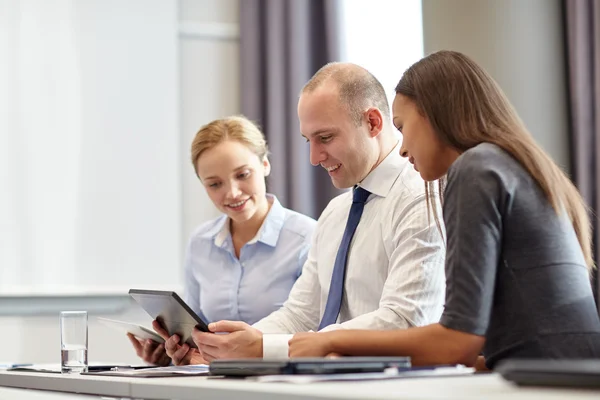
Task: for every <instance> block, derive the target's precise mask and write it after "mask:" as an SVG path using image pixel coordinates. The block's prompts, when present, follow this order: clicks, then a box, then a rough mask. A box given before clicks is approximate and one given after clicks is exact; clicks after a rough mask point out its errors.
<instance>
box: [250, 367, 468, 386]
mask: <svg viewBox="0 0 600 400" xmlns="http://www.w3.org/2000/svg"><path fill="white" fill-rule="evenodd" d="M474 372H475V369H474V368H470V367H465V366H463V365H459V366H448V367H435V368H419V367H416V368H412V369H409V370H399V369H397V368H388V369H386V370H385V371H384V372H361V373H353V374H325V375H265V376H258V377H253V378H248V379H252V380H254V381H257V382H288V383H311V382H331V381H367V380H384V379H403V378H425V377H441V376H456V375H472V374H473V373H474Z"/></svg>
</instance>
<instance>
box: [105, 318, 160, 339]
mask: <svg viewBox="0 0 600 400" xmlns="http://www.w3.org/2000/svg"><path fill="white" fill-rule="evenodd" d="M98 322H100V323H101V324H102V325H106V326H108V327H110V328H113V329H116V330H118V331H121V332H124V333H131V334H132V335H133V336H135V337H137V338H138V339H152V340H154V341H155V342H157V343H163V342H164V341H165V340H164V339H163V338H162V337H161V336H160V335H159V334H158V333H156V332H154V330H152V329H149V328H146V327H145V326H141V325H137V324H132V323H130V322H125V321H117V320H116V319H109V318H102V317H98Z"/></svg>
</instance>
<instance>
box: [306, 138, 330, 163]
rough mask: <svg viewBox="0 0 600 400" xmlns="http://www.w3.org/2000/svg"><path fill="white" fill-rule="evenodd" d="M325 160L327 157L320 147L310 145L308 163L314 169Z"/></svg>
mask: <svg viewBox="0 0 600 400" xmlns="http://www.w3.org/2000/svg"><path fill="white" fill-rule="evenodd" d="M326 159H327V156H326V155H325V153H324V152H323V151H322V150H321V148H320V146H318V145H316V144H313V143H311V144H310V163H311V164H312V165H313V166H315V167H316V166H317V165H319V164H321V162H323V161H325V160H326Z"/></svg>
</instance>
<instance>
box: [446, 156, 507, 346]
mask: <svg viewBox="0 0 600 400" xmlns="http://www.w3.org/2000/svg"><path fill="white" fill-rule="evenodd" d="M455 164H457V165H454V166H453V167H452V169H451V171H450V173H449V174H448V184H447V187H446V191H445V200H444V222H445V224H446V232H447V250H446V303H445V307H444V312H443V314H442V318H441V319H440V323H441V324H442V325H443V326H445V327H446V328H449V329H454V330H458V331H462V332H467V333H472V334H475V335H481V336H483V335H485V333H486V331H487V327H488V324H489V320H490V314H491V310H492V302H493V297H494V287H495V281H496V270H497V266H498V262H499V260H500V257H501V246H502V212H501V210H502V207H503V206H502V204H503V203H504V198H505V197H506V196H505V194H506V190H505V188H504V187H505V186H504V185H503V180H502V176H501V175H500V173H498V171H501V167H500V168H498V167H496V168H494V165H493V164H494V163H493V160H489V159H488V160H485V159H484V157H483V156H482V155H481V154H464V155H463V157H461V158H460V159H459V160H457V161H456V163H455Z"/></svg>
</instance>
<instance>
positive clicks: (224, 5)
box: [179, 0, 243, 23]
mask: <svg viewBox="0 0 600 400" xmlns="http://www.w3.org/2000/svg"><path fill="white" fill-rule="evenodd" d="M242 1H243V0H242ZM238 18H239V3H238V0H180V1H179V20H180V21H194V22H209V23H211V22H231V23H237V22H238Z"/></svg>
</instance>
